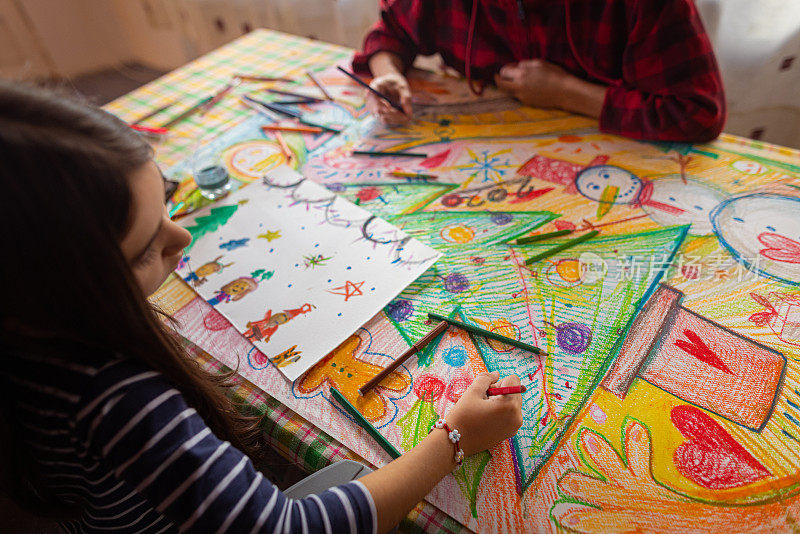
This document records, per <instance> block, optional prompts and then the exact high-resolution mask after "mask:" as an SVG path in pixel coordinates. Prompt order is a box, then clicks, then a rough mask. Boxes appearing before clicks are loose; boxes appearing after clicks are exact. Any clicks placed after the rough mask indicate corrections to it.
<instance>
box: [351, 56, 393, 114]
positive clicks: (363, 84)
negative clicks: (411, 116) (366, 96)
mask: <svg viewBox="0 0 800 534" xmlns="http://www.w3.org/2000/svg"><path fill="white" fill-rule="evenodd" d="M336 68H337V69H339V70H340V71H342V72H343V73H344V74H345V75H347V77H348V78H350V79H351V80H353V81H354V82H356V83H357V84H358V85H360V86H361V87H363V88H364V89H366V90H367V91H369V92H370V93H372V94H373V95H375V96H377V97H378V98H380V99H381V100H385V101H386V102H388V103H389V105H390V106H392V107H393V108H394V109H396V110H397V111H399V112H400V113H403V114H405V110H404V109H403V106H401V105H400V104H398V103H397V102H395V101H394V100H392V99H391V98H389V97H388V96H386V95H385V94H383V93H381V92H380V91H378V90H377V89H373V88H372V87H371V86H370V85H369V84H368V83H367V82H365V81H364V80H362V79H361V78H359V77H358V76H356V75H355V74H353V73H352V72H348V71H347V70H345V69H343V68H342V67H340V66H338V65H337V66H336Z"/></svg>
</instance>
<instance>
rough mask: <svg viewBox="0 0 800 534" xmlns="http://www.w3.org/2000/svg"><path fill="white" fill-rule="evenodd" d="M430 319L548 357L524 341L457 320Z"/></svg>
mask: <svg viewBox="0 0 800 534" xmlns="http://www.w3.org/2000/svg"><path fill="white" fill-rule="evenodd" d="M428 318H429V319H430V320H432V321H445V322H447V323H448V324H449V325H451V326H455V327H456V328H460V329H462V330H466V331H467V332H470V333H471V334H475V335H477V336H481V337H485V338H489V339H494V340H495V341H499V342H501V343H505V344H506V345H511V346H512V347H517V348H518V349H523V350H527V351H529V352H532V353H534V354H540V355H543V356H544V355H546V354H547V353H546V352H545V351H543V350H542V349H540V348H539V347H534V346H533V345H529V344H528V343H523V342H522V341H517V340H516V339H513V338H510V337H506V336H501V335H500V334H496V333H494V332H491V331H489V330H484V329H483V328H478V327H477V326H472V325H469V324H466V323H462V322H461V321H456V320H455V319H450V318H449V317H445V316H443V315H438V314H435V313H429V314H428Z"/></svg>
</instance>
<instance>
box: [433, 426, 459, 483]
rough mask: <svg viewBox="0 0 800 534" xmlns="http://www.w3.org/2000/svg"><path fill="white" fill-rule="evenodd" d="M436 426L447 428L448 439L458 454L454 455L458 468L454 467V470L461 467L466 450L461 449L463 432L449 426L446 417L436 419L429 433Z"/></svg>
mask: <svg viewBox="0 0 800 534" xmlns="http://www.w3.org/2000/svg"><path fill="white" fill-rule="evenodd" d="M434 428H443V429H445V431H447V437H448V439H449V440H450V442H451V443H452V444H453V445H454V446H455V448H456V454H455V457H454V459H455V461H456V468H455V469H454V471H455V470H457V469H458V468H459V467H461V464H462V463H463V461H464V451H463V450H462V449H461V444H460V443H459V442H460V441H461V432H459V431H458V430H457V429H455V428H452V429H451V428H450V427H449V426H447V421H445V420H444V419H439V420H438V421H436V422H435V423H434V424H433V426H432V427H431V429H430V430H429V431H428V433H430V432H432V431H433V429H434Z"/></svg>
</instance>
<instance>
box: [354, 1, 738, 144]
mask: <svg viewBox="0 0 800 534" xmlns="http://www.w3.org/2000/svg"><path fill="white" fill-rule="evenodd" d="M475 1H477V2H478V3H479V4H478V8H477V16H476V18H475V35H474V38H473V44H472V53H471V60H470V65H471V71H472V77H473V78H475V79H476V80H486V81H492V79H493V76H494V74H495V73H497V72H498V71H499V70H500V68H501V67H502V66H503V65H506V64H509V63H516V62H518V61H521V60H524V59H534V58H541V59H544V60H546V61H549V62H551V63H555V64H557V65H560V66H561V67H562V68H564V69H565V70H566V71H567V72H570V73H571V74H574V75H575V76H578V77H580V78H583V79H585V80H589V81H591V82H594V83H600V84H603V85H607V86H608V90H607V92H606V97H605V102H604V104H603V110H602V113H601V115H600V129H601V130H602V131H604V132H609V133H615V134H620V135H625V136H628V137H633V138H637V139H650V140H661V141H690V142H692V141H693V142H700V141H708V140H711V139H714V138H715V137H717V135H718V134H719V133H720V131H721V130H722V126H723V125H724V123H725V116H726V110H725V96H724V92H723V88H722V79H721V77H720V74H719V69H718V68H717V62H716V59H715V57H714V53H713V50H712V49H711V43H710V42H709V40H708V36H707V35H706V33H705V30H704V28H703V25H702V23H701V21H700V17H699V16H698V14H697V10H696V9H695V7H694V4H693V3H692V1H691V0H520V1H519V2H518V1H517V0H475ZM472 2H473V0H381V19H380V20H379V21H378V23H377V24H376V25H375V26H374V27H373V28H372V30H371V31H370V33H369V34H368V35H367V37H366V40H365V42H364V51H363V52H361V53H358V54H356V56H355V58H354V59H353V68H354V69H355V70H356V71H359V72H361V73H368V72H369V66H368V61H369V58H370V57H371V56H372V55H373V54H375V53H376V52H379V51H389V52H394V53H395V54H397V55H399V56H400V58H402V60H403V62H404V63H405V65H406V66H409V65H411V63H412V62H413V61H414V58H415V57H416V55H417V54H422V55H430V54H434V53H436V52H438V53H440V54H441V56H442V58H443V59H444V61H445V63H446V64H447V65H449V66H450V67H453V68H454V69H456V70H458V71H459V72H461V73H464V72H465V64H466V61H465V59H466V58H465V56H466V48H467V34H468V31H469V26H470V15H471V12H472V11H471V10H472ZM576 56H578V57H576Z"/></svg>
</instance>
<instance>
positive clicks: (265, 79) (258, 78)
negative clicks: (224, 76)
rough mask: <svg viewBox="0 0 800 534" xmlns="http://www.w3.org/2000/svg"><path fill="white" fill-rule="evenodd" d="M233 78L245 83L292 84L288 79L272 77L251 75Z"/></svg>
mask: <svg viewBox="0 0 800 534" xmlns="http://www.w3.org/2000/svg"><path fill="white" fill-rule="evenodd" d="M233 77H234V78H239V79H240V80H243V81H245V82H287V83H294V80H291V79H289V78H274V77H272V76H253V75H252V74H234V75H233Z"/></svg>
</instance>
